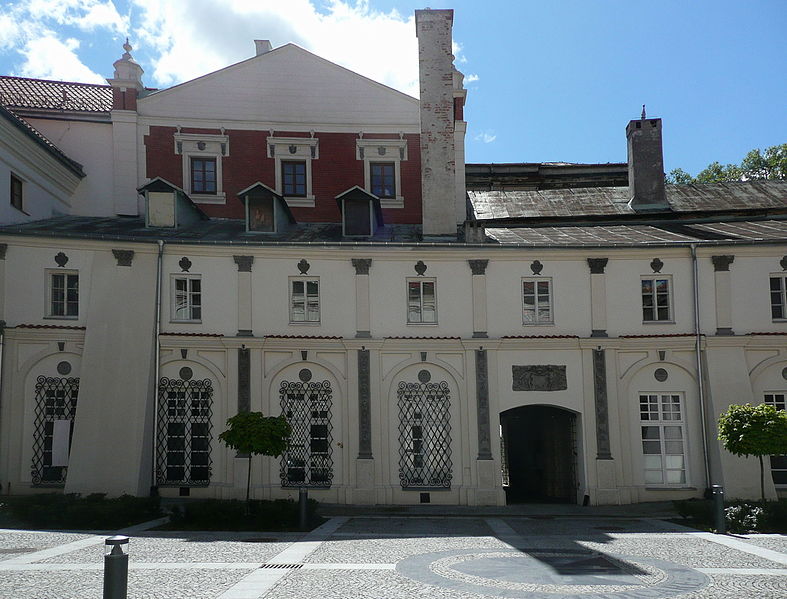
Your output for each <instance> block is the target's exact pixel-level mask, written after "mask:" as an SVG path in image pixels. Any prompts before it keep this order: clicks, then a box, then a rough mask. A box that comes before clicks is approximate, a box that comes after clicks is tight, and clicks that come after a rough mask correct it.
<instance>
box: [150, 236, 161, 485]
mask: <svg viewBox="0 0 787 599" xmlns="http://www.w3.org/2000/svg"><path fill="white" fill-rule="evenodd" d="M163 256H164V240H163V239H159V240H158V260H157V262H156V327H155V331H154V336H155V337H154V344H155V350H154V360H155V362H154V364H153V468H152V469H151V473H150V477H151V481H150V494H151V496H153V495H157V494H158V486H157V485H156V459H157V457H158V379H159V374H160V371H161V364H160V363H161V355H160V354H161V271H162V259H163Z"/></svg>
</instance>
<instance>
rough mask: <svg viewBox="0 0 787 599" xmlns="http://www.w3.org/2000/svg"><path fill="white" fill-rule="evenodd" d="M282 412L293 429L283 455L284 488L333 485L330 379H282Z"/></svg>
mask: <svg viewBox="0 0 787 599" xmlns="http://www.w3.org/2000/svg"><path fill="white" fill-rule="evenodd" d="M279 399H280V402H281V411H282V414H284V415H285V417H286V418H287V422H288V423H289V425H290V427H291V428H292V433H291V434H290V440H289V442H288V443H287V449H286V450H285V452H284V454H283V455H282V458H281V472H280V476H281V485H282V487H330V486H331V481H332V480H333V454H332V447H331V445H332V442H333V436H332V433H333V426H332V425H331V406H332V405H333V402H332V399H333V391H332V390H331V383H330V381H322V382H321V383H320V382H313V383H312V382H307V383H302V382H292V381H282V383H281V387H280V388H279Z"/></svg>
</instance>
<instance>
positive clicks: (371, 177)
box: [369, 160, 398, 200]
mask: <svg viewBox="0 0 787 599" xmlns="http://www.w3.org/2000/svg"><path fill="white" fill-rule="evenodd" d="M375 167H381V168H383V169H385V168H390V170H391V173H390V175H387V174H386V173H385V172H383V173H381V175H380V177H381V178H382V184H381V185H380V187H382V188H385V180H386V179H387V178H388V177H389V176H390V178H391V186H392V188H393V193H392V194H388V195H383V194H382V193H377V192H376V191H375V174H374V170H375ZM396 182H397V181H396V162H394V161H390V160H386V161H374V162H373V161H369V191H370V193H371V194H372V195H375V196H377V197H378V198H380V200H395V199H396V197H397V195H398V188H397V185H396Z"/></svg>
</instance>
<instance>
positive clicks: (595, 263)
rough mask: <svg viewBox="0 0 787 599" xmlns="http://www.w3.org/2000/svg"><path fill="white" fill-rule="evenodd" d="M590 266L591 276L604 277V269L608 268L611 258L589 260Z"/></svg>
mask: <svg viewBox="0 0 787 599" xmlns="http://www.w3.org/2000/svg"><path fill="white" fill-rule="evenodd" d="M587 261H588V266H589V267H590V274H592V275H603V274H604V269H605V268H606V267H607V262H609V258H588V259H587Z"/></svg>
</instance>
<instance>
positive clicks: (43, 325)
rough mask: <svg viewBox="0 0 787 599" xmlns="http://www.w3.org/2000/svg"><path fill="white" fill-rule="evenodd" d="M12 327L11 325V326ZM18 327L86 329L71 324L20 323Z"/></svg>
mask: <svg viewBox="0 0 787 599" xmlns="http://www.w3.org/2000/svg"><path fill="white" fill-rule="evenodd" d="M9 328H11V327H9ZM13 328H16V329H69V330H72V331H84V330H85V328H86V327H78V326H69V325H65V324H18V325H16V327H13Z"/></svg>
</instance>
